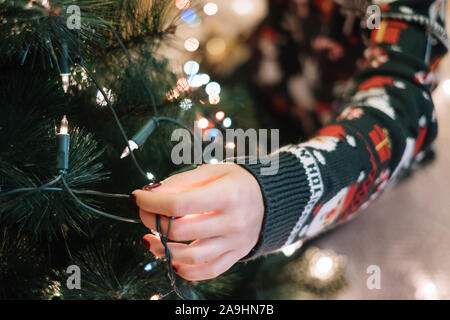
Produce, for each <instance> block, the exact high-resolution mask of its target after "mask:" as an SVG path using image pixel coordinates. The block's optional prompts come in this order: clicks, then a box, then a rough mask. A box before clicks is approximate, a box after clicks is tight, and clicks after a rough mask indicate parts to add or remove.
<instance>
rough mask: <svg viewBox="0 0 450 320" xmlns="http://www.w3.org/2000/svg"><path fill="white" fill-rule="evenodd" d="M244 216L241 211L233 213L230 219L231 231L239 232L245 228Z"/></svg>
mask: <svg viewBox="0 0 450 320" xmlns="http://www.w3.org/2000/svg"><path fill="white" fill-rule="evenodd" d="M246 220H247V219H246V218H245V216H244V215H243V214H241V213H236V214H234V218H233V219H232V225H231V230H233V232H241V231H244V230H245V229H246Z"/></svg>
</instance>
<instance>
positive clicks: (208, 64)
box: [161, 0, 450, 299]
mask: <svg viewBox="0 0 450 320" xmlns="http://www.w3.org/2000/svg"><path fill="white" fill-rule="evenodd" d="M188 2H189V1H187V0H180V1H177V6H179V9H180V10H181V9H184V8H185V7H186V4H187V3H188ZM196 5H197V7H196V8H191V9H195V10H196V12H201V11H202V15H196V16H195V17H190V18H189V19H188V20H189V23H186V24H183V25H181V26H179V27H178V28H177V30H176V33H175V34H176V38H177V40H176V41H175V43H172V44H171V45H170V46H164V47H163V48H162V52H161V53H162V54H163V55H165V56H167V57H170V60H171V63H172V64H173V66H174V68H175V69H176V68H178V69H181V66H186V62H188V61H194V62H197V63H198V65H199V68H200V72H208V73H209V75H210V76H214V77H215V78H223V79H227V77H229V76H230V75H231V74H232V73H233V72H234V70H235V69H236V68H237V67H238V66H240V65H241V64H242V63H244V62H245V61H246V60H247V59H248V58H249V56H250V55H251V50H250V49H249V47H248V46H247V42H248V41H246V40H245V39H249V38H251V34H252V32H253V31H254V30H255V28H256V27H257V26H258V24H259V23H260V22H261V20H262V19H264V17H265V16H266V14H267V11H268V3H267V1H265V0H226V1H225V0H215V1H204V2H202V3H200V4H199V3H198V2H197V4H196ZM191 18H192V19H191ZM191 66H192V65H191ZM195 67H197V65H195ZM202 70H203V71H202ZM175 71H176V72H177V73H178V74H180V73H182V70H175ZM439 77H440V79H441V81H440V85H439V86H438V87H437V88H436V90H435V91H434V93H433V96H434V101H435V104H436V109H437V117H438V122H439V124H440V132H439V136H438V139H437V141H436V144H435V150H434V151H435V160H434V161H433V162H431V164H429V165H427V166H424V167H423V168H421V170H418V172H416V173H414V175H413V178H411V179H406V180H404V181H403V182H402V183H400V184H399V185H398V186H396V187H395V188H394V189H392V190H391V191H390V192H388V193H386V194H384V196H383V197H382V198H381V200H379V201H376V202H375V203H374V204H373V205H371V206H370V207H369V208H368V209H367V210H366V211H365V212H364V213H362V214H361V215H360V216H359V217H358V218H356V219H355V220H354V221H352V222H350V223H348V224H346V225H344V226H342V227H340V228H338V229H337V230H334V231H332V232H331V233H328V234H326V235H324V236H322V237H320V238H319V239H316V240H313V241H312V242H309V243H306V244H304V245H303V248H301V250H299V251H298V252H295V253H294V251H295V250H294V249H297V248H292V250H287V251H285V252H284V255H285V256H286V257H288V256H291V255H295V256H296V257H295V259H294V260H293V261H294V262H292V263H291V264H292V268H294V271H292V272H294V273H295V272H299V273H300V276H299V277H300V278H301V281H300V283H301V285H299V286H298V290H297V289H296V287H295V285H294V286H292V285H291V286H290V287H289V288H287V287H286V288H285V289H281V291H279V292H278V294H277V295H276V297H278V298H287V299H302V298H332V299H449V298H450V232H448V228H450V197H449V196H448V195H449V190H450V170H449V167H450V150H449V146H450V128H449V126H447V124H448V123H450V111H449V109H450V80H447V79H450V58H449V57H446V58H445V59H444V60H443V61H442V63H441V67H440V71H439ZM299 90H300V92H301V94H303V96H304V97H305V99H307V98H308V95H309V94H310V93H308V92H306V91H303V92H302V91H301V90H302V88H301V87H299ZM210 99H211V96H210ZM217 99H220V98H219V97H217ZM371 266H376V267H379V269H377V270H379V271H380V276H381V278H380V283H379V284H380V288H379V289H372V290H371V289H369V288H368V285H367V281H368V279H369V277H370V276H371V274H372V273H373V270H374V269H373V267H371ZM275 268H276V267H275ZM371 268H372V269H371ZM295 269H297V271H295ZM280 277H281V278H283V275H282V274H281V275H280ZM308 279H310V280H311V279H312V280H311V281H309V280H308ZM330 279H334V280H336V279H339V281H337V282H336V281H334V282H333V281H331V282H330V281H328V280H330ZM280 281H281V280H280ZM327 281H328V282H327ZM321 283H322V284H321ZM308 284H309V286H308ZM305 285H306V288H310V290H305ZM265 292H266V291H264V289H261V290H260V291H258V293H257V297H258V298H267V297H273V296H271V295H267V294H266V293H265ZM280 292H282V293H280Z"/></svg>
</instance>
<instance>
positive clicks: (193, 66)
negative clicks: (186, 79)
mask: <svg viewBox="0 0 450 320" xmlns="http://www.w3.org/2000/svg"><path fill="white" fill-rule="evenodd" d="M183 70H184V72H185V73H186V74H188V75H194V74H196V73H197V72H198V71H199V70H200V65H199V64H198V62H197V61H193V60H190V61H188V62H186V63H185V64H184V67H183Z"/></svg>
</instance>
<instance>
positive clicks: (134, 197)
mask: <svg viewBox="0 0 450 320" xmlns="http://www.w3.org/2000/svg"><path fill="white" fill-rule="evenodd" d="M130 200H131V201H132V202H133V203H134V204H135V205H137V203H136V196H135V195H134V194H130Z"/></svg>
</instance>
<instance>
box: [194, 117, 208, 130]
mask: <svg viewBox="0 0 450 320" xmlns="http://www.w3.org/2000/svg"><path fill="white" fill-rule="evenodd" d="M197 125H198V127H199V128H200V129H205V128H207V127H208V125H209V121H208V119H206V118H200V119H199V120H198V123H197Z"/></svg>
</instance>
